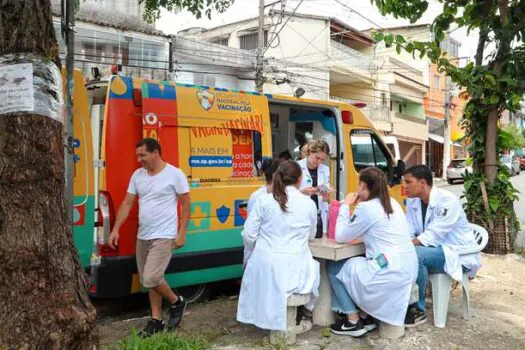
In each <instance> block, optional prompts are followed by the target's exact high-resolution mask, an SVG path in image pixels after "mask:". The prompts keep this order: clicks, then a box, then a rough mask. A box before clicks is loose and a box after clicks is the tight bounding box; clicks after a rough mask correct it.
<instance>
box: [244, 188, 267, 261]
mask: <svg viewBox="0 0 525 350" xmlns="http://www.w3.org/2000/svg"><path fill="white" fill-rule="evenodd" d="M262 210H263V208H262V205H261V198H257V200H256V201H255V204H254V205H253V208H251V211H250V212H249V214H248V218H247V219H246V222H245V223H244V229H243V230H242V239H243V241H244V247H245V248H246V249H248V250H250V251H251V250H253V248H254V247H255V242H257V238H258V237H259V232H260V230H261V224H262Z"/></svg>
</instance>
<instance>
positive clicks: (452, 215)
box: [417, 197, 463, 247]
mask: <svg viewBox="0 0 525 350" xmlns="http://www.w3.org/2000/svg"><path fill="white" fill-rule="evenodd" d="M462 211H463V208H462V207H461V204H460V202H459V200H457V199H455V198H450V197H445V198H443V200H442V201H440V203H439V204H437V205H436V206H435V207H434V208H433V216H432V220H431V221H430V222H429V223H428V224H427V227H426V229H425V231H424V232H423V233H421V234H420V235H419V236H418V237H417V239H418V240H419V241H420V242H421V244H423V245H424V246H427V247H437V246H440V245H441V242H442V241H443V239H444V238H445V237H446V236H447V234H448V233H449V232H452V231H454V226H455V225H456V223H457V222H458V221H459V218H460V216H461V214H462Z"/></svg>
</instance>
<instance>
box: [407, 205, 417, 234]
mask: <svg viewBox="0 0 525 350" xmlns="http://www.w3.org/2000/svg"><path fill="white" fill-rule="evenodd" d="M413 211H414V210H413V209H412V208H408V207H407V212H406V218H407V222H408V230H409V233H410V237H412V238H415V237H416V236H417V235H418V233H419V232H417V229H416V226H415V225H414V212H413Z"/></svg>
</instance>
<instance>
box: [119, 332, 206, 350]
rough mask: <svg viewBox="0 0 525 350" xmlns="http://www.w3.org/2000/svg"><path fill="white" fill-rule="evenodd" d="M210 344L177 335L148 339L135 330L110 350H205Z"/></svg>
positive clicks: (204, 339) (160, 334) (167, 333)
mask: <svg viewBox="0 0 525 350" xmlns="http://www.w3.org/2000/svg"><path fill="white" fill-rule="evenodd" d="M209 348H210V344H209V342H208V340H207V339H206V338H205V337H202V336H197V337H180V336H178V335H177V334H176V333H169V332H166V333H158V334H155V335H154V336H152V337H150V338H146V339H142V338H141V337H139V336H138V335H137V331H136V330H133V331H132V333H131V335H130V336H129V337H127V338H125V339H123V340H121V341H120V342H118V344H116V345H113V346H110V347H109V350H136V349H140V350H171V349H180V350H203V349H209Z"/></svg>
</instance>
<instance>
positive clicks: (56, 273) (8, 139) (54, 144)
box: [0, 0, 97, 349]
mask: <svg viewBox="0 0 525 350" xmlns="http://www.w3.org/2000/svg"><path fill="white" fill-rule="evenodd" d="M9 53H33V54H35V55H39V56H41V57H42V58H47V59H48V60H50V61H52V62H54V63H55V64H57V65H58V66H59V64H60V60H59V58H58V44H57V42H56V37H55V33H54V29H53V22H52V15H51V4H50V0H0V56H1V55H5V54H9ZM59 67H60V66H59ZM51 98H55V99H57V100H58V99H59V98H60V96H51ZM62 134H63V124H62V123H61V122H59V121H56V120H54V119H52V118H49V117H45V116H41V115H36V114H31V113H24V112H19V113H11V114H3V115H0V193H1V195H0V285H1V286H2V287H0V348H2V349H4V348H6V349H7V348H16V349H18V348H23V349H92V348H94V347H96V346H97V333H96V328H95V320H96V312H95V310H94V308H93V306H92V305H91V304H90V302H89V298H88V295H87V279H86V275H85V274H84V272H83V271H82V268H81V265H80V262H79V259H78V256H77V252H76V249H75V246H74V244H73V239H72V232H70V230H69V227H70V226H69V225H68V222H67V220H68V216H67V209H66V199H65V197H64V191H65V188H64V185H65V179H64V146H63V145H64V143H63V136H62Z"/></svg>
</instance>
